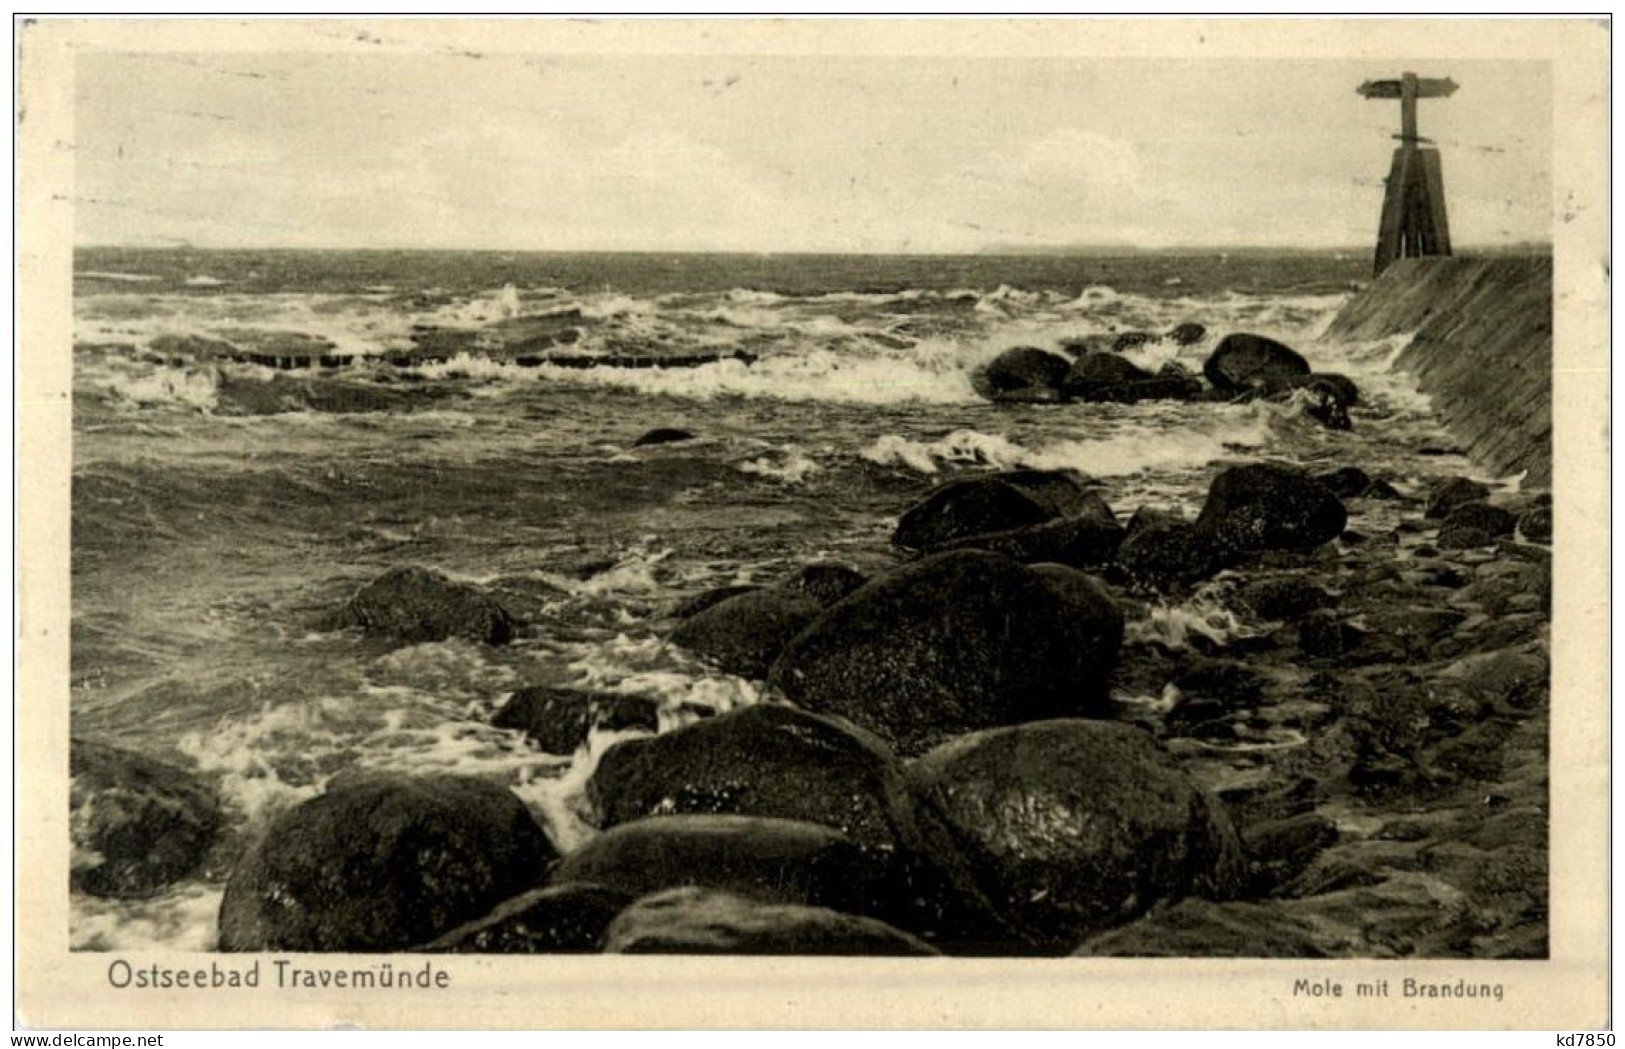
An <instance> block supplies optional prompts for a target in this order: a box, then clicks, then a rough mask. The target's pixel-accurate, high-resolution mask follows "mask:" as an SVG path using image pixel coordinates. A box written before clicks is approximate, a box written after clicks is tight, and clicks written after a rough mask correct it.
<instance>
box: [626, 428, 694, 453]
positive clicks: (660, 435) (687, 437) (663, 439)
mask: <svg viewBox="0 0 1625 1049" xmlns="http://www.w3.org/2000/svg"><path fill="white" fill-rule="evenodd" d="M693 439H694V435H693V434H691V433H689V432H688V431H687V430H678V429H674V428H672V427H669V426H659V427H656V428H655V429H653V430H650V431H648V432H647V433H645V434H644V435H643V436H642V437H639V438H638V439H637V440H635V441H633V442H632V447H634V448H642V447H645V446H646V445H651V444H673V443H675V442H677V441H692V440H693Z"/></svg>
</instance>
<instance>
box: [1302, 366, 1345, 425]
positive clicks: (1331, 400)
mask: <svg viewBox="0 0 1625 1049" xmlns="http://www.w3.org/2000/svg"><path fill="white" fill-rule="evenodd" d="M1339 378H1341V376H1339ZM1327 379H1328V377H1326V376H1319V375H1315V376H1310V377H1309V379H1308V380H1307V381H1305V382H1302V383H1298V384H1296V385H1294V386H1293V387H1292V389H1293V390H1294V391H1296V392H1297V396H1298V397H1299V398H1300V399H1301V401H1300V403H1302V404H1303V405H1304V413H1305V414H1307V415H1308V416H1309V417H1310V418H1311V419H1314V420H1316V421H1317V422H1319V423H1320V424H1321V425H1322V426H1324V427H1326V428H1327V429H1328V430H1350V429H1353V428H1354V422H1353V420H1351V419H1350V418H1349V403H1348V401H1347V400H1345V399H1344V398H1345V394H1344V393H1343V390H1342V388H1341V387H1340V386H1339V385H1338V384H1336V383H1333V382H1329V381H1327ZM1350 385H1352V384H1350Z"/></svg>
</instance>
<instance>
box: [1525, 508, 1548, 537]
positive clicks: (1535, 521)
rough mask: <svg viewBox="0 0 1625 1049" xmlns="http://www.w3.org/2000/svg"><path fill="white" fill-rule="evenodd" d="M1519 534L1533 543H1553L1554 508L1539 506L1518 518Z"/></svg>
mask: <svg viewBox="0 0 1625 1049" xmlns="http://www.w3.org/2000/svg"><path fill="white" fill-rule="evenodd" d="M1518 534H1519V535H1521V536H1523V538H1524V539H1525V540H1527V541H1528V542H1531V543H1550V542H1551V541H1552V508H1551V507H1549V506H1537V507H1535V508H1533V509H1531V510H1527V511H1525V512H1524V514H1523V516H1522V517H1520V518H1518Z"/></svg>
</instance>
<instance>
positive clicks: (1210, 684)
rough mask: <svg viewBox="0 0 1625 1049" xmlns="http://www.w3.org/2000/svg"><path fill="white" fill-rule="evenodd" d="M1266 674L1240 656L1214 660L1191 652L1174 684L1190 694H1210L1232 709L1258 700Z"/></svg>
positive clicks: (1173, 681)
mask: <svg viewBox="0 0 1625 1049" xmlns="http://www.w3.org/2000/svg"><path fill="white" fill-rule="evenodd" d="M1265 680H1266V679H1265V677H1264V675H1263V674H1262V673H1260V672H1259V671H1257V670H1254V669H1253V668H1252V667H1251V666H1249V665H1248V664H1246V663H1244V662H1242V661H1241V660H1239V659H1211V658H1208V657H1206V656H1200V655H1195V654H1192V655H1189V656H1187V657H1186V658H1185V659H1184V660H1183V662H1182V663H1181V664H1180V666H1179V668H1178V669H1177V670H1175V672H1174V675H1173V678H1172V679H1171V683H1172V684H1173V686H1174V687H1175V688H1177V689H1179V691H1180V692H1183V693H1185V694H1186V695H1187V696H1208V697H1211V698H1213V699H1216V700H1219V701H1220V702H1222V703H1223V704H1225V705H1226V706H1227V707H1228V708H1229V709H1232V710H1234V709H1236V708H1237V707H1247V706H1251V705H1253V704H1255V703H1257V702H1258V701H1259V699H1260V697H1261V696H1262V695H1263V692H1264V684H1265Z"/></svg>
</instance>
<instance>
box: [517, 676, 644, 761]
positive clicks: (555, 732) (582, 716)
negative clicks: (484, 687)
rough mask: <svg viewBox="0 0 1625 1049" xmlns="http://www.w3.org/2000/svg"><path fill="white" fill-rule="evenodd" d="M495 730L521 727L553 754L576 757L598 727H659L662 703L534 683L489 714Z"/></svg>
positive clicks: (624, 695) (614, 728)
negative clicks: (588, 737) (589, 735)
mask: <svg viewBox="0 0 1625 1049" xmlns="http://www.w3.org/2000/svg"><path fill="white" fill-rule="evenodd" d="M491 724H493V725H495V726H496V727H497V728H510V729H518V730H519V731H521V732H523V733H524V734H525V735H526V736H528V737H529V738H530V739H531V741H532V742H534V743H535V744H536V745H537V746H539V747H541V748H542V749H543V750H545V751H546V752H547V753H549V754H574V753H575V752H576V750H577V749H578V748H579V747H581V746H582V745H583V744H585V743H586V742H587V736H588V734H589V733H590V732H591V731H592V730H593V729H594V728H601V729H606V730H609V731H624V730H626V729H647V730H648V731H650V732H654V731H656V730H657V729H658V728H659V727H660V701H659V700H658V699H655V698H653V697H650V696H633V695H627V694H625V693H619V692H589V691H584V690H582V689H574V688H558V687H555V686H552V685H531V686H529V687H526V688H521V689H519V690H517V691H515V692H514V694H513V695H512V696H510V697H508V700H507V702H505V703H503V704H502V706H501V707H500V708H499V709H498V710H497V712H496V713H495V714H493V715H492V716H491Z"/></svg>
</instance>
